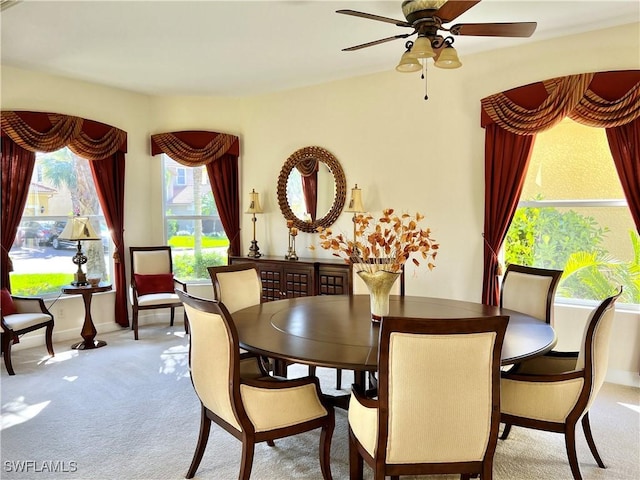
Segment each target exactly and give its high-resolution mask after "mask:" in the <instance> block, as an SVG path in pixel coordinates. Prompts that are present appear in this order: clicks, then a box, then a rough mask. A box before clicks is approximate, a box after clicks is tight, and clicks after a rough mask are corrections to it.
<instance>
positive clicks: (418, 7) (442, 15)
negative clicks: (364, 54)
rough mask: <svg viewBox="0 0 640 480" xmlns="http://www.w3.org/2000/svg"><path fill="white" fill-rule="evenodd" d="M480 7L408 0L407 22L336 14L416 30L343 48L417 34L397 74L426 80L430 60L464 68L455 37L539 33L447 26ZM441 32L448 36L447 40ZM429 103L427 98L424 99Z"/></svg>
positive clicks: (457, 1) (499, 26)
mask: <svg viewBox="0 0 640 480" xmlns="http://www.w3.org/2000/svg"><path fill="white" fill-rule="evenodd" d="M478 3H480V0H471V1H463V0H448V1H447V0H405V1H403V2H402V13H403V14H404V17H405V18H406V21H405V20H396V19H393V18H389V17H382V16H380V15H374V14H371V13H364V12H358V11H356V10H337V11H336V13H341V14H344V15H351V16H354V17H361V18H368V19H370V20H376V21H380V22H386V23H392V24H394V25H397V26H399V27H406V28H411V29H413V31H412V32H410V33H402V34H399V35H393V36H391V37H386V38H381V39H379V40H374V41H373V42H367V43H363V44H360V45H355V46H353V47H349V48H344V49H343V51H345V52H351V51H354V50H360V49H362V48H367V47H372V46H374V45H379V44H381V43H386V42H389V41H392V40H397V39H400V38H408V37H411V36H412V35H415V34H417V38H416V40H415V41H407V42H406V44H405V47H406V51H405V52H404V54H403V55H402V58H401V59H400V63H399V64H398V66H397V67H396V70H398V71H399V72H415V71H418V70H423V76H424V71H425V70H426V60H427V59H428V58H433V59H434V65H435V66H436V67H440V68H458V67H461V66H462V63H461V62H460V60H459V59H458V54H457V52H456V51H455V49H454V48H453V42H454V38H453V36H452V35H455V36H457V35H472V36H486V37H530V36H531V35H532V34H533V32H534V31H535V29H536V26H537V23H536V22H515V23H458V24H455V25H453V26H451V27H446V26H445V24H447V23H450V22H452V21H453V20H455V19H456V18H458V17H459V16H460V15H462V14H463V13H465V12H466V11H467V10H469V9H470V8H472V7H474V6H475V5H477V4H478ZM440 32H445V33H444V35H445V36H443V35H442V34H440ZM425 78H426V77H425ZM426 99H427V96H426V95H425V100H426Z"/></svg>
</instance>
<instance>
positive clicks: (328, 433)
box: [320, 408, 336, 480]
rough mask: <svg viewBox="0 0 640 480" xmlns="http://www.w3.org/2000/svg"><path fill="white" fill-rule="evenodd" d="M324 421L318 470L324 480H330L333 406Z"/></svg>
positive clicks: (334, 422)
mask: <svg viewBox="0 0 640 480" xmlns="http://www.w3.org/2000/svg"><path fill="white" fill-rule="evenodd" d="M328 413H329V415H328V416H327V421H326V423H325V424H324V425H323V426H322V431H321V432H320V471H321V472H322V478H323V479H324V480H332V479H333V476H332V475H331V438H332V437H333V430H334V428H335V425H336V419H335V413H334V411H333V408H330V409H328Z"/></svg>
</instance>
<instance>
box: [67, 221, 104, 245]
mask: <svg viewBox="0 0 640 480" xmlns="http://www.w3.org/2000/svg"><path fill="white" fill-rule="evenodd" d="M58 238H61V239H63V240H100V235H98V234H97V233H96V231H95V230H94V229H93V226H92V225H91V222H90V221H89V218H87V217H71V218H70V219H69V221H67V224H66V225H65V226H64V229H63V230H62V232H61V233H60V235H58Z"/></svg>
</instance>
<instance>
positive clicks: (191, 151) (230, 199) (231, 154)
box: [151, 131, 240, 255]
mask: <svg viewBox="0 0 640 480" xmlns="http://www.w3.org/2000/svg"><path fill="white" fill-rule="evenodd" d="M239 145H240V142H239V141H238V137H236V136H235V135H229V134H226V133H217V132H207V131H184V132H171V133H159V134H156V135H151V154H152V155H157V154H159V153H165V154H167V155H168V156H169V157H171V158H172V159H173V160H175V161H176V162H178V163H180V164H182V165H185V166H188V167H196V166H201V165H206V167H207V174H208V176H209V183H210V184H211V191H212V192H213V198H214V199H215V201H216V206H217V207H218V213H219V214H220V222H221V223H222V227H223V228H224V231H225V234H226V235H227V238H228V239H229V243H230V244H229V255H239V254H240V194H239V188H240V187H239V174H238V157H239V155H240V146H239ZM218 163H220V165H216V164H218Z"/></svg>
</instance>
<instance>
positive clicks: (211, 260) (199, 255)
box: [162, 155, 229, 282]
mask: <svg viewBox="0 0 640 480" xmlns="http://www.w3.org/2000/svg"><path fill="white" fill-rule="evenodd" d="M162 157H163V165H164V175H163V178H164V188H163V192H164V226H165V229H164V231H165V240H166V243H167V245H169V246H171V247H172V258H173V271H174V274H175V276H176V277H177V278H180V279H181V280H187V281H190V282H194V281H195V282H197V281H210V277H209V273H208V271H207V267H208V266H213V265H226V263H227V250H228V249H229V240H228V238H227V236H226V234H225V232H224V228H223V227H222V223H221V222H220V215H219V214H218V208H217V207H216V204H215V200H214V198H213V193H212V191H211V186H210V184H209V177H208V174H207V170H206V168H205V167H204V166H201V167H194V168H185V167H183V166H181V165H180V164H179V163H177V162H175V161H174V160H172V159H171V158H170V157H168V156H167V155H163V156H162Z"/></svg>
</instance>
